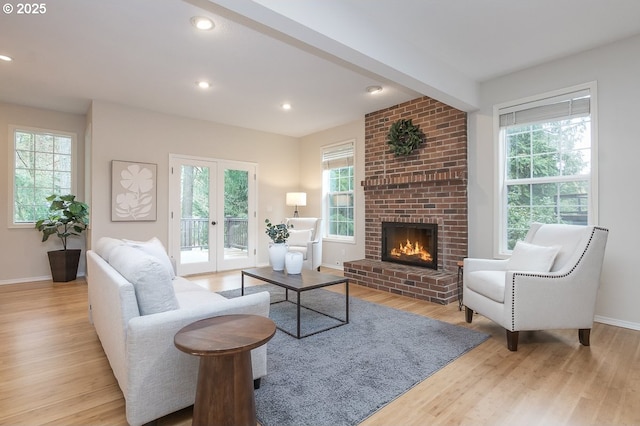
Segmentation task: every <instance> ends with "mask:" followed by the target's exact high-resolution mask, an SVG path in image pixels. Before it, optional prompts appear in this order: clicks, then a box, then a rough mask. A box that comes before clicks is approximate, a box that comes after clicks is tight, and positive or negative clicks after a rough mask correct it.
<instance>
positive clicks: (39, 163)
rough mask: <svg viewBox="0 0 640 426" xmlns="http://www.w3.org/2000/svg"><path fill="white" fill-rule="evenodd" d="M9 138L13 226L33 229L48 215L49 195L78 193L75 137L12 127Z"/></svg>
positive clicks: (11, 216)
mask: <svg viewBox="0 0 640 426" xmlns="http://www.w3.org/2000/svg"><path fill="white" fill-rule="evenodd" d="M9 137H10V140H13V144H12V145H10V149H11V151H12V152H11V154H10V156H9V158H13V162H11V163H10V164H11V166H12V172H13V173H12V177H13V179H12V181H11V182H10V185H11V188H10V190H9V195H10V199H11V203H10V206H11V212H10V218H11V226H20V225H27V224H28V225H30V226H31V224H33V223H34V222H36V220H38V219H41V218H43V217H46V216H47V214H48V212H49V205H50V203H49V202H48V201H47V200H46V198H47V197H48V196H49V195H52V194H58V195H67V194H71V193H73V192H74V189H75V188H74V182H73V173H74V170H73V164H74V151H75V135H72V134H69V133H61V132H52V131H47V130H39V129H28V128H18V127H11V129H10V135H9Z"/></svg>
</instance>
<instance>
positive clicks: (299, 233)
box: [287, 229, 313, 247]
mask: <svg viewBox="0 0 640 426" xmlns="http://www.w3.org/2000/svg"><path fill="white" fill-rule="evenodd" d="M312 233H313V229H290V230H289V238H288V239H287V244H289V245H290V246H304V247H306V246H307V243H308V242H309V241H311V234H312Z"/></svg>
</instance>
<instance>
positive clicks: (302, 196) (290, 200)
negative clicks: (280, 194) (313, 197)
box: [287, 192, 307, 206]
mask: <svg viewBox="0 0 640 426" xmlns="http://www.w3.org/2000/svg"><path fill="white" fill-rule="evenodd" d="M287 205H288V206H306V205H307V193H306V192H287Z"/></svg>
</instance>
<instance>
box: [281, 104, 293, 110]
mask: <svg viewBox="0 0 640 426" xmlns="http://www.w3.org/2000/svg"><path fill="white" fill-rule="evenodd" d="M282 109H284V110H290V109H291V104H289V103H284V104H282Z"/></svg>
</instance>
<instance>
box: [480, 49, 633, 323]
mask: <svg viewBox="0 0 640 426" xmlns="http://www.w3.org/2000/svg"><path fill="white" fill-rule="evenodd" d="M639 52H640V37H633V38H630V39H627V40H624V41H622V42H617V43H614V44H611V45H607V46H604V47H601V48H598V49H594V50H591V51H588V52H585V53H582V54H578V55H575V56H571V57H567V58H563V59H560V60H556V61H553V62H550V63H547V64H544V65H542V66H538V67H534V68H529V69H526V70H524V71H521V72H517V73H514V74H510V75H508V76H505V77H501V78H496V79H494V80H490V81H487V82H485V83H483V84H482V85H481V87H480V100H481V107H480V110H479V111H478V112H475V113H472V114H470V115H469V212H470V214H469V255H470V256H472V257H491V256H492V254H493V253H494V247H493V245H492V244H493V241H494V239H493V235H494V233H495V229H494V223H493V218H494V215H495V214H496V211H495V199H494V198H495V197H494V178H495V172H494V170H495V167H496V158H497V154H496V151H495V146H496V145H495V143H494V134H493V118H492V113H493V106H494V105H496V104H500V103H503V102H508V101H512V100H516V99H520V98H524V97H527V96H532V95H537V94H541V93H545V92H549V91H553V90H556V89H562V88H565V87H570V86H574V85H577V84H581V83H585V82H589V81H597V84H598V93H597V108H598V123H597V125H598V147H599V159H598V167H599V188H598V192H599V223H598V224H599V225H601V226H604V227H607V228H609V230H610V233H609V240H608V244H607V250H606V256H605V262H604V266H603V271H602V284H601V288H600V293H599V296H598V301H597V306H596V315H597V316H596V319H597V320H598V321H600V322H606V323H610V324H614V325H620V326H625V327H629V328H635V329H640V309H638V308H637V303H638V300H640V285H638V284H639V282H640V278H639V275H638V274H637V272H636V268H635V262H636V261H637V253H638V249H637V247H638V238H639V237H640V224H639V222H638V212H639V211H640V197H638V193H639V192H638V188H637V187H636V185H635V184H636V182H637V181H638V177H637V176H636V175H635V174H634V172H635V171H636V169H635V168H636V167H638V159H640V141H639V140H638V139H639V137H638V135H639V134H640V132H639V131H638V129H636V124H637V123H638V113H639V112H640V110H639V109H638V106H637V105H638V99H640V81H639V78H640V77H639V76H640V54H639Z"/></svg>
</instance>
